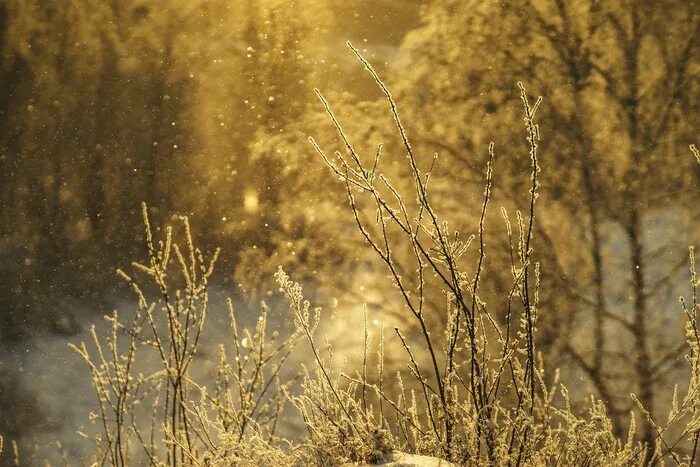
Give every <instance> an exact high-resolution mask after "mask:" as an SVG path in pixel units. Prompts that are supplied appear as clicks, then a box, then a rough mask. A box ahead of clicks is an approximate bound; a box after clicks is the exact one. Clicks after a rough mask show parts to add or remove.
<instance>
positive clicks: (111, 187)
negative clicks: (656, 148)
mask: <svg viewBox="0 0 700 467" xmlns="http://www.w3.org/2000/svg"><path fill="white" fill-rule="evenodd" d="M409 3H410V4H411V8H409V9H405V8H404V7H405V6H407V5H408V4H407V3H406V2H380V4H378V5H375V6H372V5H369V4H367V5H364V4H363V2H317V1H310V0H309V1H304V0H301V1H280V0H246V1H233V2H232V1H224V0H221V1H219V0H208V1H204V0H201V1H200V0H195V1H190V0H187V1H172V0H154V1H151V0H144V1H138V2H134V1H131V0H128V1H125V0H109V1H93V0H79V1H71V2H64V1H46V0H40V1H26V0H2V1H1V2H0V31H1V34H0V56H1V57H2V63H1V67H0V177H1V178H0V190H1V192H0V206H1V207H0V209H1V216H2V220H1V222H0V230H1V232H0V237H1V238H2V248H1V252H0V255H1V256H0V274H1V275H2V282H3V284H4V287H3V289H2V292H1V293H0V302H1V303H2V307H3V309H2V315H1V316H2V320H1V322H0V328H1V329H2V332H3V334H4V335H5V336H6V337H11V336H15V337H17V336H19V335H21V334H22V333H23V332H24V331H25V330H26V329H27V328H36V326H37V324H38V322H40V324H41V325H42V326H43V325H49V326H52V327H56V328H58V329H59V330H66V331H68V330H70V328H72V327H73V324H74V323H72V321H73V317H71V316H70V314H71V310H70V309H68V310H66V309H65V308H66V306H65V304H64V303H62V300H63V299H64V298H65V297H73V298H75V297H78V298H83V299H87V298H89V297H90V295H91V294H92V293H94V292H97V293H98V294H99V293H102V292H103V291H104V290H105V288H107V287H109V286H110V285H111V284H112V283H114V282H115V281H114V280H113V274H112V271H113V266H114V265H116V264H123V263H124V262H125V261H131V260H132V259H133V257H134V254H135V253H142V248H141V228H140V226H139V222H140V220H139V219H140V214H139V211H140V203H141V202H142V201H144V202H146V203H148V205H149V206H150V207H151V209H152V211H153V213H154V214H155V218H156V219H159V220H162V221H163V222H165V221H168V220H169V216H173V215H180V214H187V215H190V216H192V217H193V218H194V223H195V224H196V225H197V226H198V232H199V234H200V236H201V237H202V238H201V241H202V242H203V244H204V245H207V246H210V247H212V248H213V247H214V246H216V245H219V246H222V247H223V248H224V251H225V252H226V253H227V254H228V255H227V256H226V258H228V259H229V260H230V259H231V258H235V257H236V255H237V254H238V253H239V252H240V251H241V250H242V249H244V247H245V248H250V247H253V246H255V247H256V248H264V247H265V245H266V241H267V237H268V236H269V235H270V232H272V231H273V230H274V229H275V228H276V224H278V223H279V220H278V217H279V216H278V208H279V207H278V203H277V200H278V198H279V197H283V196H285V194H284V190H285V188H284V186H283V184H280V177H279V176H278V171H279V170H278V169H279V167H278V166H279V164H280V162H279V161H277V160H266V159H265V158H257V159H254V158H253V156H252V149H251V148H252V147H253V145H254V142H255V141H264V140H265V139H266V138H267V137H268V136H270V135H277V134H279V133H281V132H284V131H285V128H286V125H287V124H288V123H289V122H292V121H294V120H295V119H297V118H298V117H299V116H300V115H301V114H302V113H303V112H304V111H305V109H306V108H307V107H308V106H309V105H313V104H315V101H314V97H313V92H312V89H313V87H314V86H318V85H321V84H322V83H324V82H328V81H333V82H334V83H344V82H345V81H347V82H348V89H352V84H351V83H349V82H350V81H352V79H346V78H345V76H346V74H347V71H348V66H347V64H348V62H349V61H348V57H346V56H345V54H344V50H343V45H342V44H343V39H345V38H348V37H352V38H355V39H358V40H362V39H364V40H372V41H373V42H374V43H377V44H379V45H380V46H382V45H383V44H385V43H386V44H388V45H389V46H390V47H391V46H394V47H395V46H396V45H398V41H399V40H400V38H401V36H402V35H403V34H404V33H405V30H406V28H407V27H408V26H409V25H411V24H415V23H417V19H418V11H417V5H416V4H413V2H409ZM365 7H371V9H372V10H373V11H365V10H363V8H365ZM387 25H388V26H390V27H391V29H393V31H392V32H388V31H387V30H386V26H387ZM343 31H344V32H345V33H346V36H347V37H339V36H338V33H339V32H343ZM350 64H351V66H350V69H351V70H352V71H353V73H354V71H355V69H356V67H355V66H353V65H354V64H353V63H352V62H350ZM344 86H345V84H342V85H340V87H344ZM291 162H292V163H293V162H294V161H291ZM283 163H284V162H283ZM266 251H267V253H269V252H270V248H269V245H268V248H267V250H266ZM235 263H236V262H235V261H228V262H227V264H226V266H225V267H224V270H225V271H226V272H227V273H229V274H230V273H233V272H234V270H235Z"/></svg>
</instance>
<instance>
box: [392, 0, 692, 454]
mask: <svg viewBox="0 0 700 467" xmlns="http://www.w3.org/2000/svg"><path fill="white" fill-rule="evenodd" d="M423 20H424V23H423V26H422V27H421V28H419V29H418V30H416V31H415V32H413V33H412V34H411V35H410V36H409V37H408V38H407V39H406V41H405V44H404V50H405V51H406V52H407V54H408V58H407V63H410V66H411V73H409V74H405V75H402V76H404V77H405V79H401V80H400V83H402V84H403V86H404V89H405V91H404V95H405V96H406V99H410V100H411V101H412V102H411V108H412V109H413V110H414V112H415V113H414V114H413V115H414V116H415V118H412V119H409V121H412V122H414V124H415V126H414V131H415V134H414V136H415V137H417V138H418V139H419V140H420V141H421V142H422V143H423V148H425V150H438V151H440V152H441V153H443V154H445V155H447V156H448V157H450V160H451V161H454V163H455V164H459V167H460V168H463V169H464V172H462V171H461V170H460V171H456V173H457V176H456V179H457V180H459V179H460V178H462V177H463V176H466V177H471V176H472V175H471V174H473V173H475V171H481V168H480V166H481V162H482V161H483V160H482V159H480V158H479V156H475V155H473V154H474V150H475V148H476V152H477V153H478V154H482V153H484V151H483V150H479V148H482V147H484V144H485V140H486V139H487V138H488V139H494V140H495V141H496V142H497V148H498V147H500V148H501V152H506V153H513V152H516V151H517V149H515V148H514V146H513V145H514V141H517V140H518V139H519V135H518V134H514V133H512V132H511V131H510V130H511V129H514V128H515V129H517V128H518V126H517V125H514V124H513V123H514V121H515V118H516V117H517V113H514V112H517V102H516V101H517V88H516V86H515V83H514V82H510V79H503V78H504V77H513V78H512V80H515V79H521V80H522V81H524V82H526V83H527V84H528V85H529V86H530V90H531V91H532V92H537V93H540V94H542V95H544V96H545V104H544V105H543V107H542V110H541V111H540V112H541V119H540V121H541V122H542V123H541V125H542V128H541V130H540V131H541V133H542V134H543V135H546V138H545V143H544V144H545V149H544V154H545V156H544V158H543V159H544V160H543V161H542V166H543V171H544V174H545V176H543V178H542V180H543V195H542V196H543V197H545V199H544V200H543V201H544V204H543V206H546V207H545V213H544V214H543V215H542V217H541V218H540V226H541V228H540V229H539V230H538V231H537V234H536V241H537V242H538V244H539V248H538V249H539V253H540V257H542V261H543V264H545V265H546V267H547V268H548V269H549V273H548V274H547V275H546V277H547V278H548V281H549V284H548V290H549V292H548V293H546V296H545V297H544V298H545V303H543V308H547V309H549V310H550V313H551V315H550V317H549V318H547V317H546V316H543V318H544V319H545V320H546V322H548V327H549V328H550V329H544V330H543V331H544V332H543V336H542V338H543V339H544V342H542V346H543V348H545V347H547V346H549V347H550V349H551V348H559V349H563V350H565V351H566V353H567V354H568V355H569V356H570V357H571V358H572V360H573V361H574V362H575V363H576V364H577V365H578V366H579V367H580V368H581V369H582V370H583V371H584V373H585V374H586V375H587V376H588V377H589V379H590V381H591V383H592V384H593V385H594V386H595V388H596V390H597V391H598V393H599V395H600V397H601V398H602V399H603V400H605V401H606V403H607V404H608V407H609V410H610V412H611V414H612V415H613V418H614V420H615V422H616V425H617V427H618V429H620V427H621V425H620V420H621V418H620V417H621V416H622V415H623V414H624V413H625V412H626V410H627V409H629V408H630V402H629V400H628V398H627V396H626V394H628V393H629V390H632V391H634V392H635V393H636V394H637V395H638V397H639V400H640V401H641V402H642V404H643V405H644V406H645V407H646V408H647V410H649V411H650V412H651V413H652V414H654V413H655V412H656V407H655V402H656V401H657V399H658V397H659V394H656V393H655V389H654V388H657V387H659V386H658V385H657V384H656V383H658V382H660V380H663V379H664V378H665V376H664V375H665V372H667V371H669V369H670V368H672V367H673V365H674V364H675V362H676V361H677V360H678V356H679V355H680V352H681V350H679V349H675V348H669V344H668V343H667V342H666V341H665V339H664V333H666V331H667V329H666V328H667V327H668V326H670V325H672V323H673V322H674V321H675V320H673V319H672V318H670V317H669V316H670V314H673V313H675V308H674V306H675V300H669V295H668V291H669V290H668V288H667V287H666V286H668V284H669V282H670V279H671V278H677V277H678V272H679V270H682V269H681V268H682V266H681V265H682V264H685V263H684V261H685V259H684V258H683V257H682V252H683V250H684V244H685V241H686V240H685V239H683V240H682V241H678V240H679V239H678V235H682V233H683V232H680V233H679V232H678V231H677V230H678V229H676V230H675V233H671V232H673V231H674V229H672V227H673V226H674V224H677V223H678V222H680V221H681V220H682V219H683V218H684V216H685V214H684V212H680V211H681V210H680V209H679V208H680V207H682V206H685V207H692V205H693V203H694V200H695V199H697V185H696V182H695V180H697V173H696V169H695V168H694V167H693V166H692V163H693V161H692V160H691V159H692V158H690V157H688V154H687V149H686V148H687V146H688V144H689V142H691V141H692V137H693V136H694V133H695V129H696V128H697V125H698V118H699V117H700V112H699V111H698V108H697V106H695V105H693V103H694V102H696V101H697V98H698V95H699V87H698V86H699V85H700V82H699V80H698V77H699V72H700V66H699V65H698V63H697V61H696V60H695V57H696V56H697V53H698V50H699V49H700V5H698V4H696V3H694V2H683V1H673V0H669V1H663V2H643V1H638V0H620V1H613V2H597V1H584V2H580V1H568V0H537V1H515V2H507V3H503V4H501V3H500V2H461V1H456V0H438V1H436V2H433V3H432V4H431V5H430V6H429V7H428V8H426V9H425V11H424V15H423ZM448 115H449V116H454V115H459V116H460V117H461V118H462V120H461V122H460V121H456V124H454V125H451V126H449V127H448V126H446V125H445V124H444V122H445V121H450V122H455V119H454V118H449V119H448V118H447V116H448ZM478 128H481V129H483V130H480V131H479V130H476V129H478ZM498 152H499V151H498V149H497V153H498ZM527 163H529V161H527V158H526V157H518V158H515V157H512V156H510V155H508V156H506V157H501V158H500V160H498V161H497V169H496V170H497V171H498V170H500V171H501V176H500V177H499V176H498V175H497V184H498V185H499V189H500V191H499V193H500V197H501V199H502V200H504V201H503V202H511V203H513V204H514V205H515V206H516V207H517V206H518V199H517V198H518V194H519V193H525V190H526V188H525V187H524V186H523V183H526V182H527V180H525V177H522V173H524V165H525V164H527ZM503 171H506V172H508V173H509V174H510V176H509V177H507V178H505V177H504V176H503ZM497 174H498V172H497ZM692 212H693V213H694V214H697V210H696V209H692ZM658 222H664V229H663V230H662V231H663V232H664V233H663V234H662V235H661V236H660V235H659V234H658V233H656V234H655V233H653V226H654V224H655V223H658ZM567 224H568V228H565V229H562V226H566V225H567ZM681 230H682V227H681ZM671 249H676V250H677V251H678V252H679V255H678V257H676V259H673V258H674V257H673V256H671V257H670V258H671V259H672V261H678V264H672V265H670V266H669V264H668V263H669V251H670V250H671ZM661 263H663V265H661ZM657 308H661V309H667V310H668V312H664V313H655V312H654V310H655V309H657ZM559 310H561V311H559ZM580 324H584V325H583V326H580ZM589 330H590V332H589ZM555 343H556V344H557V345H556V346H554V344H555ZM628 348H631V350H632V351H631V352H629V351H628ZM629 373H631V375H632V376H633V377H631V378H629V377H627V376H625V375H627V374H629ZM620 388H625V389H629V390H623V391H620V390H619V389H620ZM642 437H643V439H644V440H645V441H647V442H650V441H652V440H653V438H654V433H653V428H652V427H651V426H649V425H648V424H647V425H646V426H645V427H644V429H643V431H642Z"/></svg>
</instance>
